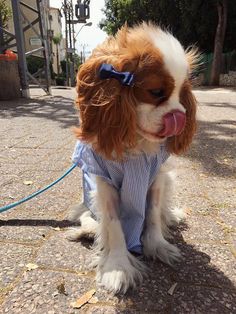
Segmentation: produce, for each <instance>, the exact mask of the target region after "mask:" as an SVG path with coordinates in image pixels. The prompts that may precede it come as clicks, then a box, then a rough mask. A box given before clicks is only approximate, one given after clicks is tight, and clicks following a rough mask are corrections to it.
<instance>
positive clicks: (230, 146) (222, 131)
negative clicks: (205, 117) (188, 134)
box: [186, 104, 236, 177]
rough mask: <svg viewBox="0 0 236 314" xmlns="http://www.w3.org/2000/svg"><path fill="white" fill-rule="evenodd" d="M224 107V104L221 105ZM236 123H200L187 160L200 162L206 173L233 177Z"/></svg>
mask: <svg viewBox="0 0 236 314" xmlns="http://www.w3.org/2000/svg"><path fill="white" fill-rule="evenodd" d="M221 105H222V104H221ZM235 126H236V122H235V121H232V120H220V121H218V122H217V123H216V122H209V121H208V122H203V121H200V122H199V123H198V132H197V134H196V137H195V139H194V142H193V144H192V146H191V149H190V151H189V153H188V154H186V158H190V159H191V160H194V161H198V162H200V163H201V164H202V166H203V167H204V169H205V170H206V172H208V173H210V174H212V175H214V176H220V177H233V175H235V173H236V168H235V165H234V164H233V163H234V158H235V155H236V141H235V138H236V130H235Z"/></svg>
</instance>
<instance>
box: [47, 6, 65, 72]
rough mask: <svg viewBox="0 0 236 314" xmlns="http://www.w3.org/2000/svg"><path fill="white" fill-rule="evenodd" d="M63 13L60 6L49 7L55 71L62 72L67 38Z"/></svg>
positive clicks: (49, 32)
mask: <svg viewBox="0 0 236 314" xmlns="http://www.w3.org/2000/svg"><path fill="white" fill-rule="evenodd" d="M61 18H62V14H61V11H60V10H59V9H58V8H52V7H50V8H49V18H48V24H49V25H48V35H49V36H48V37H49V43H50V51H51V60H52V64H53V71H54V72H55V73H60V71H61V69H60V62H61V60H63V59H64V58H65V40H63V36H62V22H61Z"/></svg>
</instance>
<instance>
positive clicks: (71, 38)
mask: <svg viewBox="0 0 236 314" xmlns="http://www.w3.org/2000/svg"><path fill="white" fill-rule="evenodd" d="M82 1H83V2H82ZM89 3H90V0H77V4H76V5H75V16H76V18H77V20H74V7H73V2H72V0H64V1H63V6H62V9H63V12H64V16H65V37H66V82H67V85H68V86H74V85H75V30H74V25H75V24H77V23H86V19H89V17H90V9H89Z"/></svg>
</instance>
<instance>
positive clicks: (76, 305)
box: [71, 289, 96, 309]
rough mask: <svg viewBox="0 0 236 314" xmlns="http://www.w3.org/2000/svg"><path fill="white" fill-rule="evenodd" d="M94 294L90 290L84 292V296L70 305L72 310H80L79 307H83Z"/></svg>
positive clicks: (93, 290)
mask: <svg viewBox="0 0 236 314" xmlns="http://www.w3.org/2000/svg"><path fill="white" fill-rule="evenodd" d="M95 292H96V290H95V289H92V290H90V291H88V292H86V293H85V294H84V295H82V297H80V298H79V299H78V300H76V301H75V302H72V303H71V306H72V307H73V308H74V309H79V308H81V306H83V305H84V304H86V303H88V301H89V300H90V299H91V298H92V296H93V295H94V293H95Z"/></svg>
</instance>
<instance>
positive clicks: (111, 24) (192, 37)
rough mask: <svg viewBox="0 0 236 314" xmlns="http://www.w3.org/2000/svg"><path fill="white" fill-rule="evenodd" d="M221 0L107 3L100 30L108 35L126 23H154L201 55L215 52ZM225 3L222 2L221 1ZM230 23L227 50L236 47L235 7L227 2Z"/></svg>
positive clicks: (230, 0)
mask: <svg viewBox="0 0 236 314" xmlns="http://www.w3.org/2000/svg"><path fill="white" fill-rule="evenodd" d="M218 1H219V0H192V1H189V0H158V1H153V0H105V8H104V10H103V12H104V15H105V19H103V20H102V21H101V22H100V27H101V28H102V29H103V30H104V31H106V32H107V33H108V34H109V35H110V34H114V33H116V31H117V30H118V29H119V28H120V27H121V26H122V25H123V24H124V23H125V22H127V24H128V25H130V26H132V25H134V24H136V23H138V22H140V21H153V22H154V23H156V24H159V25H161V26H164V27H166V28H167V29H169V30H170V31H172V32H173V34H175V36H176V37H177V38H178V39H179V40H180V41H181V43H182V44H183V45H184V46H185V47H187V46H189V45H192V44H195V45H196V46H197V47H199V49H200V50H201V51H202V52H206V53H209V52H213V50H214V40H215V31H216V26H217V22H218V16H217V10H216V2H218ZM221 1H222V0H221ZM228 7H229V9H228V24H227V29H226V33H225V42H224V49H225V51H232V50H234V49H235V47H236V36H235V29H236V5H235V0H228Z"/></svg>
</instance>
